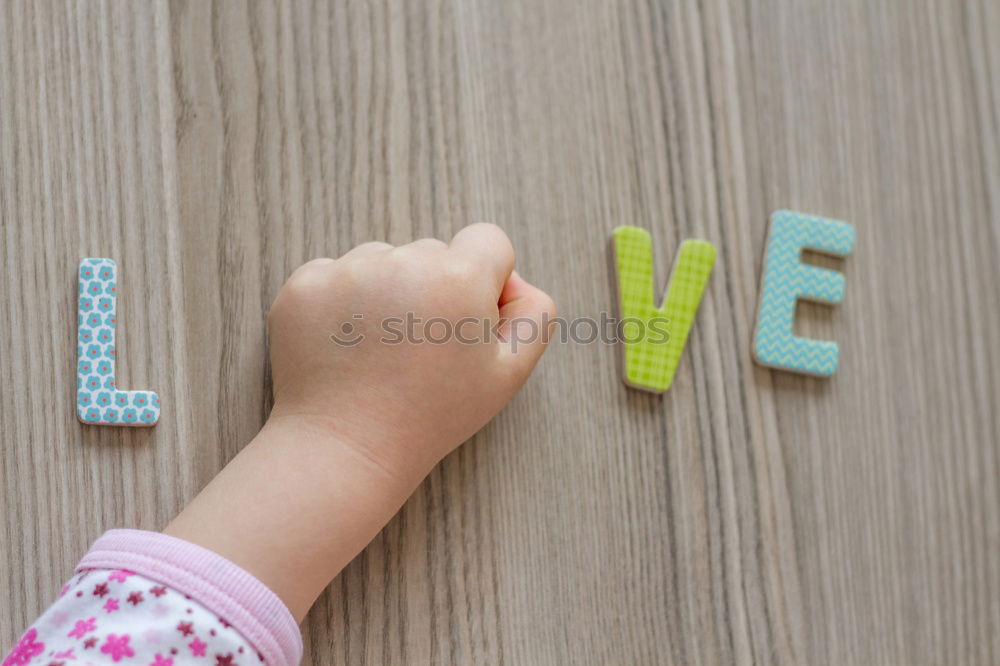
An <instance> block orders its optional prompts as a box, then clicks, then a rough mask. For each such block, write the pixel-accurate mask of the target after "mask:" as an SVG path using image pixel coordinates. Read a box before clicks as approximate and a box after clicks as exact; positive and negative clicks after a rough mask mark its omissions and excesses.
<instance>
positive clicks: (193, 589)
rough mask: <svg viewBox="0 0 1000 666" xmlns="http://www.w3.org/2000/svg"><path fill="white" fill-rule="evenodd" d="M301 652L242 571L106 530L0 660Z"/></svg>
mask: <svg viewBox="0 0 1000 666" xmlns="http://www.w3.org/2000/svg"><path fill="white" fill-rule="evenodd" d="M111 563H114V565H115V566H110V565H111ZM102 565H104V566H102ZM119 565H120V566H119ZM301 654H302V642H301V635H300V634H299V633H298V627H297V626H296V625H295V622H294V620H293V619H292V618H291V615H290V613H289V612H288V609H287V608H286V607H285V606H284V605H283V604H282V603H281V601H280V600H278V598H277V597H276V596H275V595H274V594H273V593H271V592H270V590H268V589H267V588H265V587H264V586H263V584H261V583H260V582H259V581H257V580H256V579H254V578H253V577H252V576H250V574H248V573H247V572H245V571H243V570H242V569H239V568H238V567H236V566H235V565H233V564H231V563H229V562H228V561H226V560H224V559H222V558H221V557H219V556H218V555H215V554H214V553H211V552H209V551H206V550H204V549H202V548H200V547H198V546H194V545H193V544H188V543H186V542H183V541H180V540H179V539H173V538H172V537H167V536H164V535H161V534H156V533H151V532H138V531H133V530H113V531H111V532H108V533H107V534H105V535H104V536H103V537H101V539H99V540H98V541H97V542H96V543H95V544H94V546H93V547H92V548H91V550H90V552H89V553H88V554H87V556H86V557H84V559H83V560H82V561H81V563H80V566H79V567H78V568H77V573H76V574H75V575H74V576H73V578H72V579H71V580H70V581H69V583H67V584H66V585H65V586H64V587H63V589H62V592H61V594H60V596H59V599H58V600H57V601H56V602H55V603H54V604H53V605H52V606H51V607H50V608H49V609H48V610H47V611H46V612H45V613H44V614H43V615H42V616H41V617H40V618H39V619H38V620H37V621H36V622H35V623H34V624H33V625H32V626H31V628H29V629H28V631H27V632H26V633H25V634H24V636H23V637H22V638H21V639H20V641H18V643H17V644H16V645H15V646H14V649H13V651H11V653H10V654H9V655H8V656H7V657H6V658H5V659H4V660H3V662H2V665H0V666H29V665H31V666H35V665H40V666H46V665H48V666H52V665H58V666H75V665H80V666H86V665H87V664H95V665H96V664H123V665H131V664H134V665H136V666H181V665H182V664H205V665H206V666H251V665H259V664H262V663H264V664H269V665H271V666H294V664H297V663H298V661H299V658H300V657H301Z"/></svg>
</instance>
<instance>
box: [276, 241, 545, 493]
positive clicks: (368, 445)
mask: <svg viewBox="0 0 1000 666" xmlns="http://www.w3.org/2000/svg"><path fill="white" fill-rule="evenodd" d="M513 268H514V250H513V248H512V247H511V244H510V241H509V240H508V239H507V236H506V235H505V234H504V232H503V231H501V230H500V229H499V228H498V227H496V226H493V225H490V224H476V225H473V226H470V227H466V228H465V229H463V230H462V231H460V232H459V233H458V234H457V235H456V236H455V238H454V239H452V241H451V243H450V244H446V243H444V242H442V241H439V240H434V239H424V240H419V241H417V242H415V243H411V244H409V245H404V246H401V247H392V246H390V245H386V244H384V243H366V244H364V245H361V246H359V247H356V248H354V249H353V250H351V251H350V252H348V253H347V254H345V255H344V256H342V257H341V258H339V259H337V260H333V259H316V260H314V261H311V262H309V263H307V264H305V265H303V266H302V267H301V268H299V269H298V270H297V271H295V273H293V274H292V276H291V277H290V278H289V279H288V281H287V282H286V283H285V286H284V287H283V288H282V289H281V292H280V293H279V294H278V297H277V299H276V300H275V302H274V305H273V306H272V308H271V312H270V316H269V317H268V327H269V331H270V343H271V365H272V370H273V377H274V400H275V402H274V411H273V412H272V415H271V419H272V420H274V419H289V420H300V421H302V422H304V423H306V424H309V425H311V426H313V427H316V426H318V427H320V428H324V429H327V430H328V431H329V432H330V433H331V435H332V437H333V438H334V439H335V440H337V441H338V442H341V443H343V444H347V445H350V446H353V447H356V448H357V450H359V451H360V452H361V453H362V454H363V455H365V456H366V457H368V458H370V459H371V461H372V462H374V463H375V464H377V465H379V466H381V467H383V468H384V469H386V470H387V471H389V472H390V473H392V474H418V475H419V477H420V478H422V477H423V476H424V475H426V473H427V472H429V471H430V469H431V467H433V465H434V464H436V463H437V462H438V461H439V460H440V459H441V458H442V457H444V456H445V455H446V454H448V453H449V452H450V451H451V450H452V449H454V448H455V447H456V446H458V445H459V444H460V443H462V442H463V441H465V440H466V439H468V438H469V437H471V436H472V435H473V434H474V433H475V432H476V431H477V430H479V429H480V428H481V427H482V426H483V425H484V424H485V423H486V422H487V421H489V420H490V419H491V418H492V417H493V416H494V415H495V414H496V413H497V412H498V411H499V410H500V408H501V407H503V405H504V404H505V403H506V402H507V401H508V400H509V399H510V398H511V396H513V395H514V393H515V392H516V391H517V390H518V389H519V388H520V387H521V385H522V384H523V383H524V381H525V380H526V379H527V378H528V375H529V374H530V373H531V370H532V368H534V366H535V363H536V362H537V361H538V359H539V357H540V356H541V354H542V351H543V350H544V349H545V339H546V338H547V330H543V326H546V327H547V325H548V322H549V321H551V319H552V317H554V315H555V312H554V310H555V306H554V304H553V303H552V299H550V298H549V297H548V296H547V295H546V294H545V293H544V292H542V291H541V290H539V289H537V288H535V287H533V286H531V285H530V284H528V283H527V282H525V281H524V280H522V279H521V278H520V277H519V276H518V275H517V274H516V273H512V270H513ZM501 320H508V323H506V324H502V325H500V326H499V327H498V324H499V323H500V321H501ZM543 320H544V321H543ZM498 334H499V337H500V339H497V338H498Z"/></svg>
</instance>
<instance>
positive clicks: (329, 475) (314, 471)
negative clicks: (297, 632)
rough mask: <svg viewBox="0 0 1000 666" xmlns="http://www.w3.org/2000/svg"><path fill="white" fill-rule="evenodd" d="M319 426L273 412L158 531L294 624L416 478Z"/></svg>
mask: <svg viewBox="0 0 1000 666" xmlns="http://www.w3.org/2000/svg"><path fill="white" fill-rule="evenodd" d="M326 425H327V424H324V423H323V422H322V421H317V420H315V419H310V418H302V417H297V416H290V415H282V414H280V413H279V414H276V415H275V416H273V417H272V418H271V419H269V420H268V422H267V423H266V424H265V426H264V428H263V429H262V430H261V431H260V433H258V435H257V436H256V437H255V438H254V439H253V441H251V442H250V443H249V444H248V445H247V446H246V447H245V448H244V449H243V451H241V452H240V454H239V455H238V456H237V457H236V458H234V459H233V460H232V461H231V462H230V463H229V464H228V465H227V466H226V468H225V469H224V470H223V471H222V472H221V473H220V474H219V475H218V476H216V478H215V479H213V480H212V482H211V483H210V484H209V485H208V486H207V487H206V488H205V489H204V490H203V491H202V492H201V493H200V494H199V495H198V497H196V498H195V499H194V501H192V502H191V503H190V504H189V505H188V507H187V508H185V509H184V510H183V511H182V512H181V513H180V515H178V516H177V518H175V519H174V521H172V522H171V523H170V525H168V526H167V529H166V530H164V532H165V533H166V534H169V535H171V536H175V537H178V538H181V539H185V540H187V541H189V542H192V543H195V544H197V545H200V546H203V547H205V548H208V549H209V550H212V551H214V552H216V553H218V554H219V555H221V556H223V557H225V558H227V559H228V560H230V561H231V562H233V563H234V564H236V565H238V566H240V567H242V568H243V569H245V570H247V571H249V572H250V573H252V574H253V575H254V576H256V577H257V578H258V579H259V580H261V582H263V583H264V584H265V585H267V586H268V587H270V588H271V589H272V590H273V591H274V592H275V593H276V594H277V595H278V596H279V597H280V598H281V599H282V601H283V602H285V604H286V605H287V606H288V607H289V610H291V611H292V614H293V615H294V616H295V618H296V619H297V620H299V621H301V619H302V618H303V617H304V616H305V614H306V612H307V611H308V609H309V607H310V606H311V605H312V603H313V602H314V601H315V599H316V597H317V596H318V595H319V594H320V593H321V592H322V590H323V588H325V587H326V586H327V585H328V584H329V582H330V581H331V580H332V579H333V578H334V577H335V576H336V575H337V574H338V573H339V572H340V570H341V569H342V568H343V567H344V566H345V565H346V564H347V563H348V562H349V561H350V560H351V559H353V558H354V556H355V555H357V554H358V553H359V552H360V551H361V550H362V549H363V548H364V547H365V546H366V545H367V544H368V543H369V542H370V541H371V539H372V538H374V536H375V535H376V534H377V533H378V532H379V530H381V528H382V527H383V526H384V525H385V523H386V522H388V521H389V519H390V518H391V517H392V516H393V515H394V514H395V513H396V512H397V511H398V510H399V507H400V506H402V504H403V502H405V500H406V498H407V497H408V496H409V495H410V494H411V493H412V491H413V489H414V488H415V487H416V485H417V484H418V483H419V482H420V480H421V479H422V478H423V476H422V475H419V476H418V475H417V474H413V473H405V472H402V471H397V469H396V468H395V466H392V465H388V464H386V463H384V462H383V461H381V460H379V459H378V458H375V457H373V456H371V455H369V454H368V452H367V451H366V450H365V449H364V448H361V447H359V446H358V445H357V444H356V443H353V442H348V441H346V440H345V439H343V438H342V437H341V436H339V435H338V434H337V433H336V432H335V431H333V430H331V429H330V428H328V427H326Z"/></svg>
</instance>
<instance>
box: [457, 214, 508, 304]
mask: <svg viewBox="0 0 1000 666" xmlns="http://www.w3.org/2000/svg"><path fill="white" fill-rule="evenodd" d="M449 247H450V248H451V249H452V250H453V251H455V252H457V253H459V254H461V255H462V256H464V257H466V258H467V259H469V260H470V262H471V263H472V265H473V266H477V267H480V268H481V270H483V271H484V272H485V273H486V275H487V276H488V277H489V278H490V280H491V281H492V282H493V285H494V286H495V287H496V292H497V294H499V293H500V291H501V290H502V289H503V286H504V284H505V283H506V282H507V278H508V277H510V273H511V271H513V270H514V247H513V246H512V245H511V244H510V239H509V238H507V234H505V233H504V232H503V229H501V228H500V227H498V226H496V225H495V224H486V223H479V224H473V225H470V226H468V227H465V228H464V229H462V230H461V231H459V232H458V233H457V234H455V237H454V238H452V239H451V244H450V245H449Z"/></svg>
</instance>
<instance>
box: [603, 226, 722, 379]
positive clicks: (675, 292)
mask: <svg viewBox="0 0 1000 666" xmlns="http://www.w3.org/2000/svg"><path fill="white" fill-rule="evenodd" d="M614 244H615V267H616V271H617V274H618V306H619V314H620V316H621V321H620V322H619V325H618V329H617V330H618V332H619V336H620V337H621V338H622V342H623V345H624V347H625V374H624V381H625V383H626V384H628V385H629V386H631V387H633V388H637V389H642V390H644V391H651V392H653V393H663V392H664V391H666V390H667V389H668V388H670V384H671V382H673V380H674V373H675V372H676V371H677V363H678V361H679V360H680V357H681V352H683V351H684V345H685V343H686V342H687V337H688V332H689V331H690V330H691V323H692V322H693V321H694V315H695V313H696V312H697V311H698V305H699V304H700V303H701V296H702V293H703V292H704V291H705V284H706V283H707V282H708V277H709V276H710V275H711V274H712V266H713V265H714V264H715V246H714V245H712V244H711V243H709V242H708V241H703V240H697V239H689V240H686V241H684V242H683V243H681V246H680V249H678V251H677V257H676V258H675V259H674V268H673V272H672V274H671V276H670V281H669V282H668V283H667V295H666V298H664V300H663V304H662V305H661V306H660V307H657V306H656V304H655V303H654V302H653V242H652V239H651V237H650V235H649V232H648V231H646V230H645V229H639V228H638V227H618V228H617V229H615V231H614ZM664 331H665V332H666V335H663V333H664Z"/></svg>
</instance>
